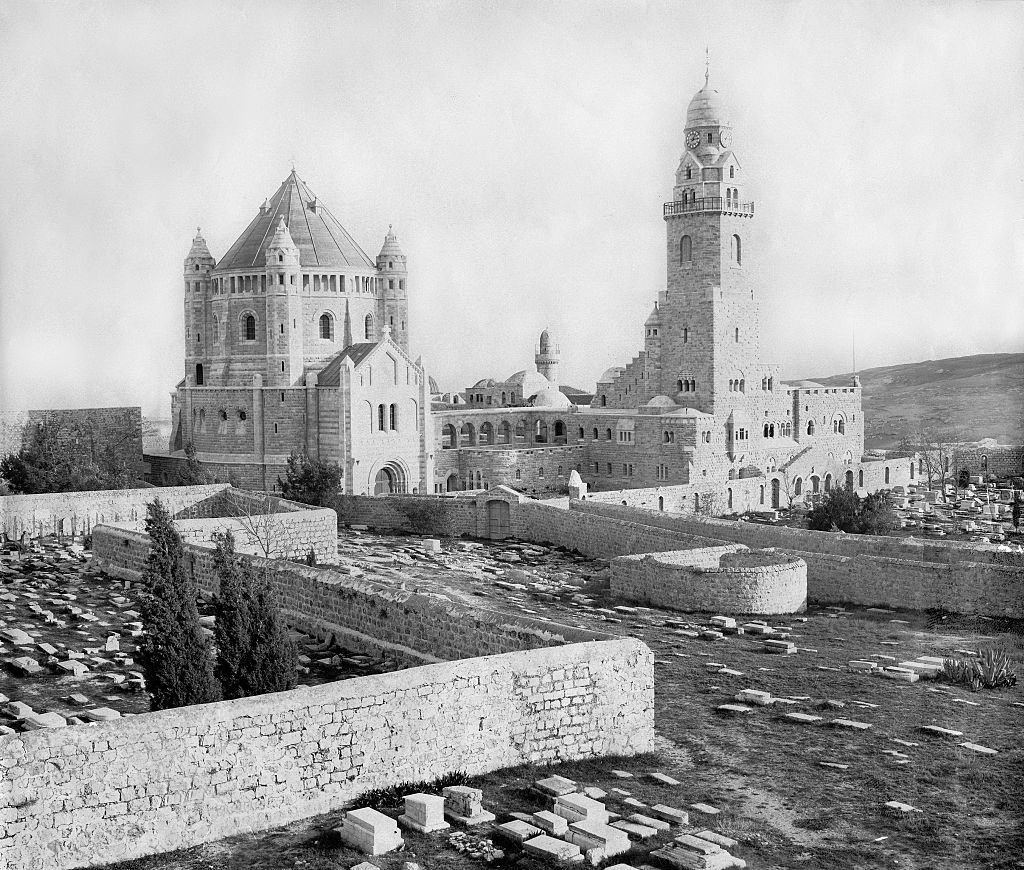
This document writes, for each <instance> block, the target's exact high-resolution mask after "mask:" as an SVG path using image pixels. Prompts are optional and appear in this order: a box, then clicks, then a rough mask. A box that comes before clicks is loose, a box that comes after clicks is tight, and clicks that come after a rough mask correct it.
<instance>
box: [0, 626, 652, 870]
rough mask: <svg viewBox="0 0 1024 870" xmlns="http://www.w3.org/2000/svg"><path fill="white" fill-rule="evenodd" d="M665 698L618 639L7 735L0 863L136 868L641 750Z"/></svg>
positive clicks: (640, 659) (643, 653) (45, 868)
mask: <svg viewBox="0 0 1024 870" xmlns="http://www.w3.org/2000/svg"><path fill="white" fill-rule="evenodd" d="M653 703H654V663H653V658H652V655H651V652H650V650H649V649H648V648H647V647H646V646H644V645H643V644H642V643H640V642H639V641H636V640H633V639H616V640H608V641H601V642H591V643H580V644H572V645H569V646H560V647H554V648H547V649H536V650H529V651H525V652H513V653H506V654H503V655H496V656H487V657H483V658H476V659H471V660H464V661H458V662H445V663H442V664H436V665H429V666H424V667H419V668H414V669H411V670H405V671H399V672H395V673H388V674H382V675H379V676H370V677H361V678H357V679H352V680H345V681H342V682H337V683H329V684H326V685H322V686H316V687H312V688H306V689H296V690H293V691H290V692H280V693H276V694H271V695H261V696H258V697H253V698H245V699H241V700H235V701H222V702H219V703H215V704H204V705H200V706H195V707H188V708H182V709H177V710H167V711H162V712H159V713H147V714H143V715H140V716H133V717H131V718H129V719H122V720H118V721H116V722H110V723H105V724H99V725H95V726H91V727H75V728H66V729H61V730H59V731H35V732H30V733H26V734H15V735H9V736H6V737H0V758H2V759H3V760H4V761H3V766H4V768H5V770H4V779H3V781H2V782H0V818H2V820H3V825H2V826H0V855H2V856H3V858H4V859H5V862H6V863H5V866H10V867H18V868H26V870H29V868H31V870H65V868H72V867H82V866H89V865H96V864H103V863H107V862H113V861H123V860H127V859H131V858H137V857H140V856H143V855H148V854H152V853H154V852H161V851H166V850H169V849H177V848H186V847H189V846H192V845H196V844H199V843H203V842H208V841H210V840H214V839H217V838H220V837H225V836H229V835H232V834H238V833H243V832H249V831H257V830H261V829H265V828H270V827H277V826H279V825H281V824H284V823H287V822H291V821H293V820H296V819H300V818H304V817H308V816H312V815H316V814H319V813H325V812H330V811H332V810H336V809H338V808H340V807H342V806H343V805H344V804H345V803H346V802H347V801H350V800H353V799H355V798H356V797H358V796H359V795H360V794H362V793H364V792H366V791H368V790H370V789H374V788H383V787H387V786H392V785H396V784H398V783H401V782H407V781H417V780H431V779H434V778H436V777H438V776H441V775H443V774H446V773H450V772H452V771H455V770H463V771H466V772H467V773H469V774H482V773H486V772H488V771H491V770H496V769H498V768H502V767H508V766H512V765H518V764H523V763H536V764H546V763H555V762H559V761H565V760H570V759H576V758H587V757H591V756H598V755H608V754H624V755H631V754H636V753H640V752H645V751H648V750H649V749H650V748H651V746H652V742H653V737H654V727H653V720H654V714H653Z"/></svg>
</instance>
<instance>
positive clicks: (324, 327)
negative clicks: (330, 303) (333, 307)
mask: <svg viewBox="0 0 1024 870" xmlns="http://www.w3.org/2000/svg"><path fill="white" fill-rule="evenodd" d="M320 337H321V338H327V339H331V338H334V323H333V321H332V320H331V315H330V314H321V315H320Z"/></svg>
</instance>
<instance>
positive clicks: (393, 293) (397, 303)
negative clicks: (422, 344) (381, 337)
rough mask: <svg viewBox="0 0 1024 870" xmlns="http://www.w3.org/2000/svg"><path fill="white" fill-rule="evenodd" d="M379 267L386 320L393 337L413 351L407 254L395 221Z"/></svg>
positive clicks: (382, 303) (382, 313)
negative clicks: (395, 227)
mask: <svg viewBox="0 0 1024 870" xmlns="http://www.w3.org/2000/svg"><path fill="white" fill-rule="evenodd" d="M377 271H378V272H379V273H380V276H381V283H382V286H383V288H384V290H383V294H382V297H381V305H382V307H383V311H382V312H381V316H382V318H383V319H382V321H381V322H382V323H383V324H384V325H385V326H387V327H390V329H391V337H392V340H393V341H394V342H395V343H396V344H397V345H398V346H399V347H401V348H402V350H404V351H405V352H406V353H408V352H409V297H408V289H407V287H406V281H407V280H408V277H409V273H408V270H407V269H406V259H405V254H404V253H403V252H402V249H401V248H400V247H399V245H398V237H397V236H396V235H395V233H394V230H393V229H392V227H391V225H390V224H388V232H387V235H386V236H385V237H384V245H383V246H382V247H381V249H380V253H379V254H377Z"/></svg>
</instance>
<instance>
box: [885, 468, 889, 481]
mask: <svg viewBox="0 0 1024 870" xmlns="http://www.w3.org/2000/svg"><path fill="white" fill-rule="evenodd" d="M885 482H886V483H888V482H889V466H886V467H885Z"/></svg>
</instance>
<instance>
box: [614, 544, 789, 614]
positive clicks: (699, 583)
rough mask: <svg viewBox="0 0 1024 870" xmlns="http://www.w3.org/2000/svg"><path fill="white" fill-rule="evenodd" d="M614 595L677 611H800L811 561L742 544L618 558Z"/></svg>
mask: <svg viewBox="0 0 1024 870" xmlns="http://www.w3.org/2000/svg"><path fill="white" fill-rule="evenodd" d="M611 569H612V573H611V591H612V593H613V594H614V595H616V596H619V597H621V598H626V599H629V600H631V601H638V602H642V603H644V604H656V605H658V606H659V607H667V608H670V609H672V610H697V611H715V612H717V613H763V614H768V613H795V612H797V611H801V610H803V609H804V608H805V607H806V605H807V563H806V562H804V560H803V559H798V558H795V557H793V556H791V555H788V554H786V553H781V552H779V551H776V550H748V549H747V548H745V547H742V546H739V545H732V546H725V547H708V548H702V549H697V550H676V551H671V552H667V553H648V554H645V555H640V556H620V557H619V558H617V559H613V560H612V564H611Z"/></svg>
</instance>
